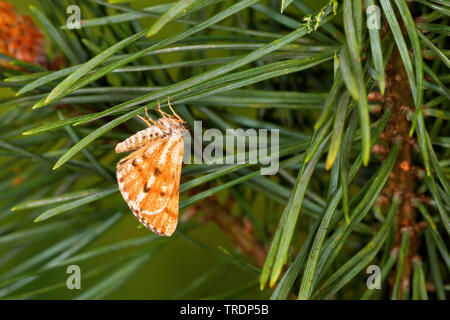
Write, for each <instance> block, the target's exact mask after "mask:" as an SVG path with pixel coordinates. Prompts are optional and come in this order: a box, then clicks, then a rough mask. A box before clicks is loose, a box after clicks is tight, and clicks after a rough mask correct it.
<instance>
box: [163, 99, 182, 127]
mask: <svg viewBox="0 0 450 320" xmlns="http://www.w3.org/2000/svg"><path fill="white" fill-rule="evenodd" d="M167 104H168V105H169V108H170V110H172V113H173V115H174V116H175V117H176V118H177V119H178V120H180V121H181V122H184V120H183V119H181V117H180V116H179V115H178V114H177V113H176V112H175V110H173V108H172V105H171V104H170V97H169V96H167Z"/></svg>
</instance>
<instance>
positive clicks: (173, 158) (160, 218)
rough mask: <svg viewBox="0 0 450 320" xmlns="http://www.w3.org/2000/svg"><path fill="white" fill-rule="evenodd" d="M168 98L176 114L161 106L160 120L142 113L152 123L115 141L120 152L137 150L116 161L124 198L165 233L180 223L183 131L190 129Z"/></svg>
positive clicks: (144, 220) (145, 221) (152, 227)
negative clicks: (162, 109)
mask: <svg viewBox="0 0 450 320" xmlns="http://www.w3.org/2000/svg"><path fill="white" fill-rule="evenodd" d="M168 102H169V107H170V109H171V110H172V112H173V115H169V114H167V113H165V112H163V111H161V109H160V108H159V111H160V113H161V114H162V116H163V117H162V118H161V119H159V120H158V121H154V120H152V119H150V117H148V115H147V118H148V120H149V121H147V120H146V119H144V118H142V117H140V118H141V119H142V120H144V121H145V122H146V123H147V125H148V126H149V127H148V128H147V129H144V130H142V131H139V132H138V133H136V134H134V135H132V136H131V137H129V138H128V139H126V140H124V141H122V142H120V143H118V144H117V145H116V152H117V153H120V152H127V151H134V152H133V153H131V154H130V155H129V156H127V157H125V158H124V159H122V160H120V161H119V163H118V164H117V174H116V175H117V182H118V184H119V190H120V192H121V194H122V196H123V198H124V200H125V201H126V203H127V204H128V206H129V207H130V209H131V211H132V212H133V213H134V215H135V216H136V217H137V218H138V219H139V221H140V222H141V223H142V224H143V225H144V226H146V227H147V228H148V229H150V230H151V231H153V232H155V233H157V234H159V235H162V236H171V235H172V234H173V232H174V231H175V229H176V227H177V223H178V198H179V194H178V192H179V186H180V175H181V165H182V160H183V149H184V144H183V135H184V134H185V133H186V132H187V131H188V129H189V128H188V125H187V123H186V122H185V121H184V120H183V119H181V118H180V117H179V116H178V115H177V114H176V113H175V111H173V109H172V106H171V105H170V100H169V101H168ZM158 105H159V103H158Z"/></svg>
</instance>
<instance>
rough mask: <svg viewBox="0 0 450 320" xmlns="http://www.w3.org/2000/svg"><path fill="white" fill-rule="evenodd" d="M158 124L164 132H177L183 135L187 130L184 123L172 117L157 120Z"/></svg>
mask: <svg viewBox="0 0 450 320" xmlns="http://www.w3.org/2000/svg"><path fill="white" fill-rule="evenodd" d="M158 123H159V125H160V126H161V127H162V130H163V131H164V132H165V133H166V134H171V133H178V134H181V135H183V134H184V133H186V132H187V130H186V124H185V123H184V122H181V121H179V120H176V119H172V118H162V119H159V120H158Z"/></svg>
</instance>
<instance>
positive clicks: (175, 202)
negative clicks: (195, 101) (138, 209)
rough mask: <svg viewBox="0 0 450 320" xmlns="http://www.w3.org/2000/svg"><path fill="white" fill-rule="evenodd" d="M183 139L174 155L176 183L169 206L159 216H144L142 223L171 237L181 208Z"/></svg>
mask: <svg viewBox="0 0 450 320" xmlns="http://www.w3.org/2000/svg"><path fill="white" fill-rule="evenodd" d="M183 148H184V146H183V138H181V137H180V140H179V141H178V143H177V147H176V148H175V149H174V155H175V156H176V160H177V161H176V165H175V166H174V168H175V169H176V171H175V178H174V179H175V181H174V185H173V188H172V193H171V194H170V197H169V200H168V202H167V206H166V207H165V208H164V209H163V210H162V211H161V212H160V213H158V214H154V215H148V214H143V215H142V216H141V218H140V221H141V222H142V223H143V224H144V225H145V226H146V227H147V228H149V229H150V230H152V231H153V232H155V233H157V234H160V235H163V236H168V237H169V236H171V235H172V234H173V233H174V231H175V229H176V228H177V224H178V208H179V189H180V176H181V167H182V160H183Z"/></svg>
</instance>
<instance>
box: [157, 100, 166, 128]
mask: <svg viewBox="0 0 450 320" xmlns="http://www.w3.org/2000/svg"><path fill="white" fill-rule="evenodd" d="M158 111H159V113H161V115H162V116H163V118H164V119H165V118H166V114H167V113H165V112H164V111H162V110H161V103H159V101H158ZM158 127H160V128H161V129H162V130H163V131H166V130H167V128H166V126H165V125H163V124H162V123H161V122H159V121H158Z"/></svg>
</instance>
